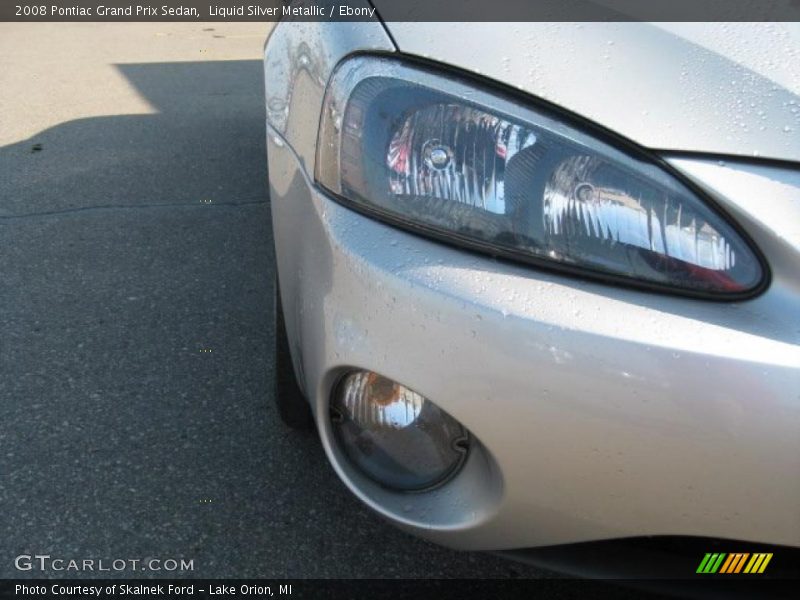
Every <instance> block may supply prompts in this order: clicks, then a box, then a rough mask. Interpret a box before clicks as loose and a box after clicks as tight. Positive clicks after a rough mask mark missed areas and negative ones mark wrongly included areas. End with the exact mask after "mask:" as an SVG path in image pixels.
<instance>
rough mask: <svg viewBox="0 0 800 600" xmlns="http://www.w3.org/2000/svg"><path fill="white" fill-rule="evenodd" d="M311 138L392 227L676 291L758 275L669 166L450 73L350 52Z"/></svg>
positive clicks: (325, 161) (713, 290)
mask: <svg viewBox="0 0 800 600" xmlns="http://www.w3.org/2000/svg"><path fill="white" fill-rule="evenodd" d="M445 90H446V91H445ZM620 101H623V97H622V96H621V100H620ZM320 135H321V138H320V144H319V155H318V160H317V179H318V181H319V182H320V183H321V184H322V185H323V186H325V187H326V188H328V189H329V190H330V191H332V192H333V193H334V194H336V195H337V196H338V197H339V198H340V199H342V200H344V201H345V202H347V203H350V204H351V205H352V206H354V207H356V208H360V209H363V210H365V211H368V212H370V213H372V214H375V215H377V216H379V217H382V218H384V219H387V220H389V221H391V222H393V223H395V224H398V225H400V226H405V227H408V228H412V229H416V230H420V231H423V232H426V233H428V234H431V235H434V236H436V237H444V238H447V239H449V240H453V241H458V242H460V243H463V244H466V245H468V246H471V247H474V248H476V249H481V250H485V251H488V252H490V253H492V254H497V255H501V256H508V257H512V258H518V259H522V260H526V261H530V262H534V263H536V264H540V265H542V266H551V267H560V268H562V269H566V270H569V271H573V272H581V273H586V274H594V275H599V276H605V277H607V278H609V277H610V278H612V279H621V278H625V279H626V280H629V281H632V282H636V283H640V284H646V285H649V286H659V287H664V288H669V289H671V290H679V291H683V292H686V293H694V294H704V295H705V294H718V295H729V296H736V297H740V296H742V295H744V294H746V293H748V292H751V291H753V290H755V289H756V288H758V287H759V285H760V284H761V282H762V280H763V278H764V272H763V270H762V267H761V264H760V262H759V260H758V258H757V257H756V255H755V253H754V251H753V250H751V248H750V247H749V246H748V244H747V242H745V240H744V239H743V237H742V235H740V234H739V233H737V231H736V230H735V229H734V228H733V227H732V226H731V225H730V224H729V223H728V222H727V221H726V220H725V219H724V218H722V217H721V216H720V215H719V214H718V213H717V212H716V211H715V210H713V209H712V208H711V207H710V206H709V205H708V204H707V203H706V202H704V201H703V200H701V199H700V198H699V197H698V195H697V194H696V193H695V192H693V191H692V190H691V189H689V188H688V187H687V186H686V185H685V184H684V183H682V182H681V181H680V180H679V179H677V178H676V177H675V176H673V175H672V174H670V173H669V172H667V171H666V170H664V169H662V168H661V167H659V166H657V165H656V164H654V163H652V162H649V161H648V160H647V158H645V157H638V156H635V155H633V154H631V153H629V152H623V151H622V150H620V149H618V148H616V147H615V146H612V145H610V144H608V143H606V142H603V141H601V140H599V139H597V138H596V137H594V136H592V135H589V134H587V133H584V132H582V131H579V130H578V129H575V128H573V127H571V126H569V125H567V124H566V123H565V122H563V121H562V120H559V119H556V118H554V117H552V116H550V115H548V114H547V113H546V112H544V111H540V110H535V109H532V108H531V107H529V106H525V105H522V104H519V103H517V102H515V101H513V100H510V99H508V98H506V97H504V96H500V95H495V94H490V93H487V92H484V91H481V90H477V89H475V87H474V86H472V85H470V84H468V83H465V82H463V81H461V80H458V79H455V78H446V77H442V76H439V75H435V74H432V73H430V72H428V71H425V70H421V69H416V68H411V67H409V66H406V65H403V64H402V63H398V62H396V61H393V60H390V59H382V58H367V57H359V58H355V59H352V60H350V61H348V62H346V63H344V64H343V65H342V66H341V67H340V68H339V69H338V70H337V72H336V74H335V76H334V78H333V81H332V82H331V85H330V86H329V89H328V93H327V95H326V100H325V107H324V113H323V120H322V128H321V134H320Z"/></svg>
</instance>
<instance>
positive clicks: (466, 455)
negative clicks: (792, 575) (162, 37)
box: [264, 20, 800, 574]
mask: <svg viewBox="0 0 800 600" xmlns="http://www.w3.org/2000/svg"><path fill="white" fill-rule="evenodd" d="M791 57H794V58H791ZM264 68H265V81H266V108H267V139H268V157H269V181H270V193H271V204H272V218H273V228H274V236H275V245H276V254H277V263H278V274H279V285H278V286H277V289H278V297H277V302H276V307H277V313H276V324H277V329H276V336H277V346H278V352H276V357H277V358H276V369H277V370H276V382H277V389H276V399H277V402H278V407H279V409H280V412H281V415H282V416H283V418H284V420H285V421H286V422H287V423H288V424H290V425H293V426H308V425H310V424H311V423H312V421H313V423H314V424H315V425H316V428H317V430H318V432H319V435H320V438H321V440H322V444H323V446H324V448H325V452H326V453H327V457H328V459H329V460H330V462H331V463H332V465H333V467H334V469H335V470H336V472H337V473H338V475H339V477H341V479H342V481H343V482H344V483H345V484H346V485H347V487H348V488H349V489H350V490H351V491H352V492H353V493H354V494H355V495H356V496H357V497H358V498H359V499H360V500H361V501H363V502H364V503H365V504H366V505H368V506H369V507H371V508H372V509H373V510H375V511H377V512H378V513H380V514H381V515H382V516H383V517H385V518H386V519H388V520H389V521H390V522H392V523H393V524H395V525H397V526H399V527H401V528H403V529H404V530H406V531H409V532H412V533H414V534H417V535H420V536H422V537H425V538H427V539H429V540H433V541H435V542H438V543H441V544H444V545H447V546H450V547H453V548H461V549H473V550H491V551H513V552H515V553H516V555H517V556H523V557H524V556H525V555H526V554H528V553H530V554H531V555H533V554H535V552H534V551H533V550H532V549H535V548H542V547H566V546H565V545H572V546H573V547H578V546H580V545H581V544H584V543H600V542H609V541H622V542H630V543H631V544H633V545H634V546H635V544H636V541H637V540H643V539H649V540H659V539H664V540H672V541H673V542H675V543H677V542H676V540H678V541H680V540H683V541H686V542H691V541H692V540H695V542H697V541H698V540H700V543H699V545H697V543H696V544H695V546H696V547H697V548H700V549H702V548H709V549H710V550H707V551H709V552H710V551H712V550H713V549H715V548H716V549H721V550H722V551H723V552H724V551H727V552H734V551H741V552H751V551H755V550H751V549H756V550H757V549H758V548H760V547H762V546H761V545H764V544H766V545H769V547H770V548H786V552H789V551H790V549H791V548H792V547H795V548H796V547H797V546H800V345H798V342H799V341H800V170H799V169H798V163H800V95H799V94H800V32H799V31H798V27H797V25H794V24H780V23H779V24H763V23H762V24H730V25H725V24H707V25H702V24H671V25H667V24H644V23H584V24H580V23H577V24H574V23H539V24H536V23H530V24H520V23H494V24H486V23H463V24H455V25H454V24H452V23H386V24H384V23H381V22H379V21H377V20H375V21H366V22H358V23H335V22H318V23H315V22H305V23H303V22H294V21H284V22H282V23H280V24H279V25H278V26H277V27H276V28H275V29H274V31H273V32H272V34H271V36H270V38H269V40H268V42H267V44H266V47H265V58H264ZM576 545H577V546H576ZM780 556H781V552H780V551H775V557H776V558H775V559H774V561H773V566H775V564H777V562H779V561H778V559H779V558H780ZM702 557H703V554H702V553H701V554H699V555H698V556H697V560H696V561H695V558H694V555H692V557H690V558H691V561H690V562H692V563H693V567H692V569H694V566H696V563H699V562H700V559H701V558H702ZM693 573H694V571H693V570H692V574H693ZM687 574H688V573H687Z"/></svg>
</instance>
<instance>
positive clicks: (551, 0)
mask: <svg viewBox="0 0 800 600" xmlns="http://www.w3.org/2000/svg"><path fill="white" fill-rule="evenodd" d="M281 19H295V20H305V21H364V20H373V19H381V20H384V21H408V22H413V21H506V22H508V21H520V22H522V21H800V0H298V1H290V0H178V1H175V0H170V1H165V0H154V1H153V2H152V3H151V2H148V0H138V1H132V0H46V1H42V0H40V1H36V0H3V1H2V2H0V21H27V22H35V21H50V22H54V21H55V22H57V21H64V22H69V21H72V22H76V21H84V22H88V21H132V22H136V21H139V22H148V21H188V22H192V21H278V20H281Z"/></svg>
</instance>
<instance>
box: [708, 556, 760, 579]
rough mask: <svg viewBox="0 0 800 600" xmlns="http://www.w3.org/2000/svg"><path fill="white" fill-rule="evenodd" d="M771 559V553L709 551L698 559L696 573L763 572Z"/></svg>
mask: <svg viewBox="0 0 800 600" xmlns="http://www.w3.org/2000/svg"><path fill="white" fill-rule="evenodd" d="M771 560H772V553H771V552H770V553H755V554H750V553H749V552H733V553H731V554H726V553H724V552H714V553H712V552H709V553H707V554H706V555H705V556H704V557H703V560H702V561H700V566H699V567H697V571H696V572H697V573H725V574H727V575H730V574H736V573H748V574H756V573H763V572H764V571H765V570H766V568H767V565H768V564H769V561H771Z"/></svg>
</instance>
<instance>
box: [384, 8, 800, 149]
mask: <svg viewBox="0 0 800 600" xmlns="http://www.w3.org/2000/svg"><path fill="white" fill-rule="evenodd" d="M386 27H387V28H388V30H389V32H390V33H391V35H392V37H393V38H394V40H395V42H396V44H397V46H398V49H399V50H400V52H403V53H406V54H410V55H417V56H420V57H425V58H429V59H432V60H436V61H440V62H443V63H446V64H449V65H452V66H454V67H458V68H460V69H465V70H467V71H471V72H473V73H476V74H479V75H481V76H483V77H488V78H491V79H494V80H496V81H498V82H501V83H504V84H507V85H509V86H513V87H515V88H519V89H522V90H524V91H525V92H528V93H530V94H532V95H534V96H538V97H540V98H543V99H545V100H548V101H550V102H552V103H555V104H557V105H560V106H561V107H563V108H566V109H568V110H570V111H572V112H574V113H577V114H579V115H581V116H583V117H585V118H588V119H590V120H592V121H594V122H596V123H598V124H600V125H602V126H604V127H607V128H609V129H611V130H614V131H615V132H617V133H618V134H621V135H623V136H625V137H627V138H629V139H631V140H633V141H634V142H637V143H639V144H640V145H643V146H646V147H649V148H653V149H659V150H670V151H689V152H704V153H714V154H726V155H739V156H760V157H765V158H775V159H783V160H791V161H800V24H797V23H670V24H667V23H656V24H648V23H635V22H629V23H458V24H454V23H395V22H387V23H386Z"/></svg>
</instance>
